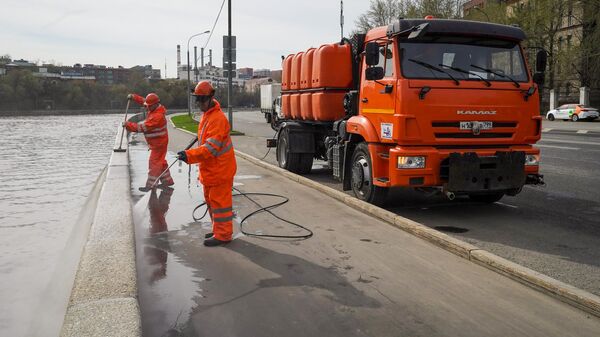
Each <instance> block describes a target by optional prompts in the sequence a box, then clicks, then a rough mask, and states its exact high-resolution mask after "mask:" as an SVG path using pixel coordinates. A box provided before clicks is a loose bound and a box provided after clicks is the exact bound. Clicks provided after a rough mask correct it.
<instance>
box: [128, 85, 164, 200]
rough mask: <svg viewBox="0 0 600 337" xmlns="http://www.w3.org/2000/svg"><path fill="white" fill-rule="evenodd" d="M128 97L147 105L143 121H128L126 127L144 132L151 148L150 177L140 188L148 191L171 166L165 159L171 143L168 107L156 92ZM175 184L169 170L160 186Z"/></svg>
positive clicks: (162, 178)
mask: <svg viewBox="0 0 600 337" xmlns="http://www.w3.org/2000/svg"><path fill="white" fill-rule="evenodd" d="M127 99H129V100H133V101H135V102H136V103H138V104H142V105H144V106H145V107H146V111H147V112H148V115H147V117H146V119H145V120H144V121H143V122H140V123H133V122H126V123H125V124H124V126H125V128H127V130H128V131H131V132H142V133H144V137H145V138H146V142H147V143H148V147H149V148H150V158H149V160H148V179H147V180H146V185H145V186H142V187H140V188H139V190H140V191H142V192H147V191H149V190H150V189H151V188H152V185H154V183H155V182H156V180H157V179H158V178H159V176H160V174H161V173H162V172H163V171H165V170H166V169H167V168H168V167H169V166H168V165H167V161H166V160H165V156H166V155H167V146H168V144H169V133H168V131H167V118H166V117H165V114H166V113H167V109H166V108H165V107H164V106H163V105H162V104H160V99H159V98H158V95H156V94H155V93H149V94H148V95H147V96H146V98H144V97H142V96H139V95H136V94H129V95H127ZM173 184H174V182H173V178H172V177H171V174H170V172H169V171H168V170H167V172H165V174H163V176H162V177H161V178H160V185H157V186H158V187H168V186H172V185H173Z"/></svg>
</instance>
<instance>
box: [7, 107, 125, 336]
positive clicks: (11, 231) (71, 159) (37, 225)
mask: <svg viewBox="0 0 600 337" xmlns="http://www.w3.org/2000/svg"><path fill="white" fill-rule="evenodd" d="M122 118H123V116H122V115H78V116H27V117H0V124H1V125H2V133H1V134H0V144H1V145H0V303H1V305H0V336H24V335H26V334H27V331H28V329H29V327H30V325H31V324H32V322H33V321H34V320H37V319H38V318H39V317H35V315H36V314H35V313H36V312H39V308H38V307H39V305H40V303H41V302H42V301H43V299H44V297H45V296H48V293H47V292H48V291H50V290H49V289H47V288H48V284H49V282H50V279H51V278H52V276H53V273H54V272H55V270H56V269H57V268H58V267H60V266H61V261H59V256H60V255H61V252H62V251H63V250H64V249H65V248H66V246H67V245H68V244H69V242H68V239H69V235H70V234H71V232H73V229H74V225H76V224H75V222H76V220H77V217H78V215H79V213H80V211H81V209H82V206H83V205H84V203H85V201H86V199H87V197H88V195H89V194H90V192H91V189H92V187H93V185H94V183H95V182H96V180H97V178H98V176H99V174H100V173H101V172H102V170H103V169H104V167H105V166H106V164H107V163H108V160H109V158H110V155H111V153H112V147H113V144H114V139H115V135H116V131H117V127H118V125H119V123H120V122H121V120H122Z"/></svg>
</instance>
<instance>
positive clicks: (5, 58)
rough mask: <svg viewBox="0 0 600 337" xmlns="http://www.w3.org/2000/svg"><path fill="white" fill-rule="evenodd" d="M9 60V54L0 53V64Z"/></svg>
mask: <svg viewBox="0 0 600 337" xmlns="http://www.w3.org/2000/svg"><path fill="white" fill-rule="evenodd" d="M10 61H11V58H10V55H8V54H4V55H0V64H7V63H10Z"/></svg>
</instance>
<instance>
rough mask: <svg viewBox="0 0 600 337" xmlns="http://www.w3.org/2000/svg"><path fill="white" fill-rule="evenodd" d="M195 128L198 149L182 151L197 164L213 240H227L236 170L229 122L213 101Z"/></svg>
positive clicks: (230, 225)
mask: <svg viewBox="0 0 600 337" xmlns="http://www.w3.org/2000/svg"><path fill="white" fill-rule="evenodd" d="M213 103H214V104H215V105H214V106H213V107H212V108H211V109H209V110H208V111H206V112H205V113H204V114H203V115H202V119H201V120H200V124H199V125H198V144H199V145H198V147H197V148H195V149H190V150H187V151H185V152H186V155H187V158H188V164H194V163H198V164H199V167H200V174H199V177H198V178H199V180H200V183H201V184H202V185H203V187H204V200H205V201H206V204H207V206H208V209H209V211H210V215H211V218H212V224H213V233H214V237H215V238H216V239H217V240H221V241H230V240H231V236H232V234H233V225H232V220H233V208H232V204H233V202H232V196H231V190H232V188H233V177H234V176H235V172H236V170H237V164H236V161H235V153H234V151H233V144H232V142H231V137H230V136H229V133H230V129H229V122H228V121H227V118H225V114H224V113H223V111H222V110H221V105H220V104H219V102H217V101H216V100H213Z"/></svg>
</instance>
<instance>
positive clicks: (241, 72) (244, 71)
mask: <svg viewBox="0 0 600 337" xmlns="http://www.w3.org/2000/svg"><path fill="white" fill-rule="evenodd" d="M253 76H254V69H252V68H239V69H238V78H240V79H242V80H249V79H251V78H252V77H253Z"/></svg>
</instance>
